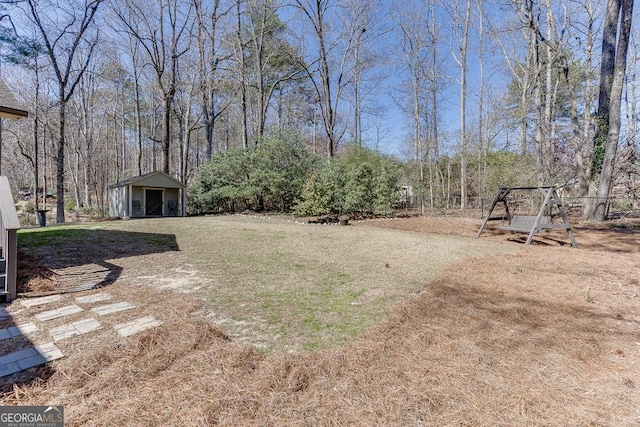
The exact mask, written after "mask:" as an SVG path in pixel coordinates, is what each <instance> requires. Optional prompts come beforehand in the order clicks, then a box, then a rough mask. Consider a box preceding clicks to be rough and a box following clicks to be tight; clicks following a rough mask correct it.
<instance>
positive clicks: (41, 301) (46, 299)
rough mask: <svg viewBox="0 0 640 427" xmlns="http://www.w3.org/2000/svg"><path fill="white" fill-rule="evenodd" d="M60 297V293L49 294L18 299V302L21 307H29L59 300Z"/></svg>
mask: <svg viewBox="0 0 640 427" xmlns="http://www.w3.org/2000/svg"><path fill="white" fill-rule="evenodd" d="M61 299H62V295H49V296H47V297H38V298H28V299H23V300H20V304H22V306H23V307H26V308H31V307H37V306H39V305H43V304H49V303H51V302H55V301H60V300H61Z"/></svg>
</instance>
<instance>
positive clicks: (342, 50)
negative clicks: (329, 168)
mask: <svg viewBox="0 0 640 427" xmlns="http://www.w3.org/2000/svg"><path fill="white" fill-rule="evenodd" d="M295 5H296V6H297V8H298V9H299V10H300V11H301V12H302V14H303V15H304V16H305V17H306V18H307V20H308V22H309V24H311V27H312V29H313V35H314V38H315V41H316V44H317V46H316V47H317V49H318V52H317V57H316V59H315V60H314V61H313V62H312V65H311V66H313V67H314V68H313V69H312V68H311V66H307V67H306V72H307V74H308V75H309V78H310V79H311V82H312V84H313V87H314V89H315V91H316V95H317V98H318V101H319V104H320V113H321V117H322V123H323V125H324V130H325V133H326V136H327V145H326V153H327V157H328V158H329V159H331V158H332V157H333V156H334V155H335V152H336V147H337V145H338V141H339V137H340V135H339V132H338V129H337V124H338V110H339V105H340V100H341V98H342V94H343V92H344V90H345V88H346V87H347V85H348V84H349V82H350V78H351V76H349V75H348V74H347V61H348V58H349V57H350V52H351V50H352V49H353V47H354V45H355V42H356V38H355V36H356V35H357V32H358V31H359V32H360V33H361V32H362V31H361V29H359V30H354V31H355V32H353V31H352V32H351V33H350V34H349V33H344V32H342V33H341V34H338V35H336V36H334V37H333V38H332V37H331V36H330V31H329V28H331V27H330V26H329V25H328V22H327V21H328V19H329V16H328V15H329V12H330V9H331V8H332V7H333V8H338V7H339V5H338V4H336V3H334V2H333V1H331V0H295ZM333 23H335V21H333ZM315 67H317V68H315Z"/></svg>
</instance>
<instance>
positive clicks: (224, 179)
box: [188, 130, 319, 214]
mask: <svg viewBox="0 0 640 427" xmlns="http://www.w3.org/2000/svg"><path fill="white" fill-rule="evenodd" d="M318 162H319V160H318V159H317V158H316V156H314V155H312V154H311V153H309V152H308V150H307V149H306V148H305V147H304V146H303V144H302V140H301V138H300V137H299V136H298V135H297V134H294V133H292V132H287V131H282V130H278V131H276V132H274V133H273V134H272V135H271V136H269V137H267V138H265V139H264V140H263V141H261V142H260V143H259V144H258V145H257V146H256V147H253V148H250V149H232V150H229V151H227V152H226V153H224V154H220V155H217V156H214V157H212V158H211V159H210V160H209V161H208V162H207V163H206V164H205V165H204V166H203V167H201V168H200V169H199V170H198V172H197V174H196V177H195V180H194V183H193V185H192V187H191V189H190V192H189V193H190V195H189V201H188V202H189V211H190V213H193V214H203V213H216V212H232V211H235V210H238V209H253V210H264V209H268V210H280V211H287V210H289V209H290V208H291V205H292V204H293V202H294V200H295V199H296V198H297V197H299V194H300V192H301V191H302V188H303V186H304V183H305V182H306V181H307V179H308V177H309V174H310V173H312V171H313V170H314V168H315V167H316V165H317V164H318Z"/></svg>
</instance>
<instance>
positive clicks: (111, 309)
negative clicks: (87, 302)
mask: <svg viewBox="0 0 640 427" xmlns="http://www.w3.org/2000/svg"><path fill="white" fill-rule="evenodd" d="M133 308H136V306H135V305H133V304H131V303H130V302H127V301H123V302H117V303H115V304H107V305H101V306H99V307H93V308H92V309H91V311H93V312H94V313H96V314H98V315H100V316H104V315H106V314H112V313H117V312H119V311H125V310H131V309H133Z"/></svg>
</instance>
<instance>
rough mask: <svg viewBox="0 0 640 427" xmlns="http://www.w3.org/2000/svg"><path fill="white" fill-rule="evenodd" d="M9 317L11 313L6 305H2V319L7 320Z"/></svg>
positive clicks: (0, 308)
mask: <svg viewBox="0 0 640 427" xmlns="http://www.w3.org/2000/svg"><path fill="white" fill-rule="evenodd" d="M9 318H11V315H10V314H9V312H8V311H7V309H6V308H4V307H0V320H7V319H9Z"/></svg>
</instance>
